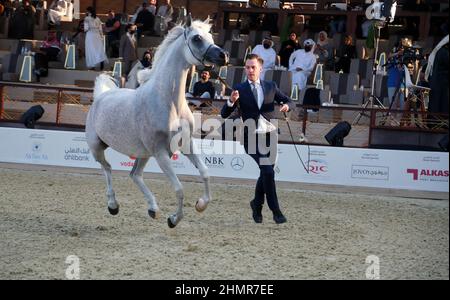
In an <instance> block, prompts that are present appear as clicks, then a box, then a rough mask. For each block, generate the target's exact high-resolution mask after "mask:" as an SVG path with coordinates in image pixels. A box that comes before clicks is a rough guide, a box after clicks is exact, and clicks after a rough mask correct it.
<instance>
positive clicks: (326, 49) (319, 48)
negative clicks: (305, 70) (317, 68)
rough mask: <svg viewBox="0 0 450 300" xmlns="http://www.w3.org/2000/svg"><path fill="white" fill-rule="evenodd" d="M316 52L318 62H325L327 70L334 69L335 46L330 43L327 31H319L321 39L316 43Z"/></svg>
mask: <svg viewBox="0 0 450 300" xmlns="http://www.w3.org/2000/svg"><path fill="white" fill-rule="evenodd" d="M314 54H316V55H317V62H318V63H320V64H323V66H324V68H325V69H326V70H334V48H333V45H331V44H330V43H329V41H328V35H327V33H326V32H325V31H321V32H319V40H318V41H317V43H316V47H315V50H314Z"/></svg>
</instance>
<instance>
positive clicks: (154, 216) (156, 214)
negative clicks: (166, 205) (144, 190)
mask: <svg viewBox="0 0 450 300" xmlns="http://www.w3.org/2000/svg"><path fill="white" fill-rule="evenodd" d="M148 215H149V216H150V217H151V218H152V219H158V218H159V210H158V211H153V210H150V209H149V210H148Z"/></svg>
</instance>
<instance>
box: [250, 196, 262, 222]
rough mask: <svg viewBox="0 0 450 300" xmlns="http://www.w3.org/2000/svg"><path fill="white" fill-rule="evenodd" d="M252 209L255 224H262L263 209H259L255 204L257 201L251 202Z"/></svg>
mask: <svg viewBox="0 0 450 300" xmlns="http://www.w3.org/2000/svg"><path fill="white" fill-rule="evenodd" d="M250 207H251V208H252V212H253V214H252V216H253V220H255V223H262V221H263V216H262V213H261V211H262V207H258V206H257V205H256V203H255V200H252V201H250Z"/></svg>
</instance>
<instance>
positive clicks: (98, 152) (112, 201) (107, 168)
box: [91, 147, 119, 215]
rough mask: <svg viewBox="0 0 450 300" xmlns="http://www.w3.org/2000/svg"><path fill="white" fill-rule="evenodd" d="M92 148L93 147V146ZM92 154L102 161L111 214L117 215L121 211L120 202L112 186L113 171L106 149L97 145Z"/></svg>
mask: <svg viewBox="0 0 450 300" xmlns="http://www.w3.org/2000/svg"><path fill="white" fill-rule="evenodd" d="M91 149H92V148H91ZM92 155H93V156H94V158H95V160H96V161H98V162H99V163H100V165H101V166H102V169H103V173H104V174H105V177H106V196H107V197H108V211H109V213H110V214H111V215H117V214H118V213H119V204H118V203H117V201H116V194H115V193H114V190H113V188H112V173H111V165H110V164H109V163H108V162H107V161H106V158H105V149H101V148H100V147H96V149H93V150H92Z"/></svg>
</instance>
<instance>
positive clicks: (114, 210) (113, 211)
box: [108, 205, 119, 216]
mask: <svg viewBox="0 0 450 300" xmlns="http://www.w3.org/2000/svg"><path fill="white" fill-rule="evenodd" d="M108 211H109V213H110V214H111V215H113V216H115V215H117V214H118V213H119V206H118V205H117V208H110V207H109V206H108Z"/></svg>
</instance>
